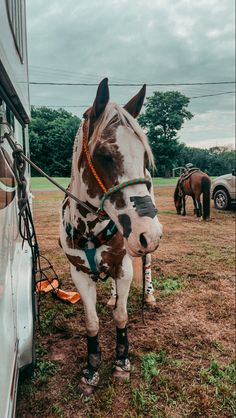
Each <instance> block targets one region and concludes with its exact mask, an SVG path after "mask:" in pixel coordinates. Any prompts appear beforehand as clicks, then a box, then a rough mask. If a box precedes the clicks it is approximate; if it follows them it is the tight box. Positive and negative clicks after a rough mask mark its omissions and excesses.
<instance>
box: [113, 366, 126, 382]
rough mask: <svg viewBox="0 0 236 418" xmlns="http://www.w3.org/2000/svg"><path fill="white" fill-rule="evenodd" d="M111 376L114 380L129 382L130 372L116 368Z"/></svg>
mask: <svg viewBox="0 0 236 418" xmlns="http://www.w3.org/2000/svg"><path fill="white" fill-rule="evenodd" d="M112 376H113V378H114V379H119V380H129V379H130V372H127V371H125V370H123V369H122V368H121V367H118V366H116V367H115V370H114V372H113V375H112Z"/></svg>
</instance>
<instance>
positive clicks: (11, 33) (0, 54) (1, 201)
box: [0, 0, 34, 418]
mask: <svg viewBox="0 0 236 418" xmlns="http://www.w3.org/2000/svg"><path fill="white" fill-rule="evenodd" d="M29 118H30V105H29V83H28V65H27V43H26V12H25V1H24V0H1V1H0V138H1V144H0V364H1V366H0V418H9V417H14V415H15V405H16V396H17V384H18V375H19V371H20V369H22V368H24V367H25V366H27V365H32V364H33V362H34V344H33V341H34V331H33V330H34V308H33V305H34V303H33V299H34V298H33V281H32V255H31V249H30V247H29V245H28V243H27V242H24V243H23V240H22V238H21V236H20V233H19V220H18V200H17V199H18V197H17V183H16V179H15V176H14V173H13V169H12V156H11V155H12V152H11V149H10V147H9V145H8V144H7V142H6V140H3V139H2V138H3V135H4V133H5V132H9V130H10V131H11V132H12V136H13V139H14V140H15V141H17V142H18V143H19V144H20V145H21V146H22V148H23V150H24V153H25V154H26V155H27V154H29V145H28V131H27V124H28V123H29ZM26 177H27V180H29V178H30V172H29V169H27V172H26ZM27 183H28V182H27Z"/></svg>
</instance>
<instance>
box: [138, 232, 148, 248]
mask: <svg viewBox="0 0 236 418" xmlns="http://www.w3.org/2000/svg"><path fill="white" fill-rule="evenodd" d="M139 241H140V243H141V245H142V247H144V248H147V246H148V244H147V240H146V238H145V236H144V234H140V235H139Z"/></svg>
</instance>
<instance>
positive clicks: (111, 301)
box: [107, 279, 116, 308]
mask: <svg viewBox="0 0 236 418" xmlns="http://www.w3.org/2000/svg"><path fill="white" fill-rule="evenodd" d="M115 304H116V282H115V280H114V279H112V280H111V296H110V299H109V301H108V302H107V306H109V307H111V308H113V307H114V306H115Z"/></svg>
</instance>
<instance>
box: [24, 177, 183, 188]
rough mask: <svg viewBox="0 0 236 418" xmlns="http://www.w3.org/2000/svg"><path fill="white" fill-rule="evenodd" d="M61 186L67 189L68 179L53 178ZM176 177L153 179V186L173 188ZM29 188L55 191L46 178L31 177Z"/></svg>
mask: <svg viewBox="0 0 236 418" xmlns="http://www.w3.org/2000/svg"><path fill="white" fill-rule="evenodd" d="M53 179H54V180H56V181H57V182H58V183H59V184H60V185H61V186H63V187H65V188H66V187H67V186H68V184H69V182H70V178H69V177H53ZM177 180H178V177H171V178H168V179H167V178H162V177H154V178H153V183H154V185H155V186H175V185H176V183H177ZM31 187H32V190H50V189H53V190H56V186H54V184H52V183H50V182H49V181H48V180H47V179H46V178H43V177H32V179H31Z"/></svg>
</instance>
